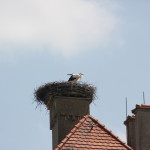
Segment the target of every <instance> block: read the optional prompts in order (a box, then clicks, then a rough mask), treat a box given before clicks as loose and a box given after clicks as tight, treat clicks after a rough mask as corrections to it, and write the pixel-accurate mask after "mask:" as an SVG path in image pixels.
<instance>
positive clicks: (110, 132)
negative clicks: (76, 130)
mask: <svg viewBox="0 0 150 150" xmlns="http://www.w3.org/2000/svg"><path fill="white" fill-rule="evenodd" d="M88 117H90V118H91V119H93V120H94V121H96V122H97V123H98V124H99V125H100V126H101V127H103V128H104V129H105V130H106V131H107V132H108V133H109V134H111V135H112V136H113V137H115V138H116V139H117V140H118V141H119V142H120V143H121V144H122V145H124V146H125V147H126V148H129V149H131V150H132V148H131V147H130V146H128V145H127V144H126V143H125V142H123V141H122V140H121V139H120V138H119V137H118V136H116V135H115V134H114V133H112V131H111V130H109V129H107V128H106V127H105V125H103V124H102V123H100V122H99V121H98V120H97V119H95V118H94V117H92V116H91V115H89V116H88Z"/></svg>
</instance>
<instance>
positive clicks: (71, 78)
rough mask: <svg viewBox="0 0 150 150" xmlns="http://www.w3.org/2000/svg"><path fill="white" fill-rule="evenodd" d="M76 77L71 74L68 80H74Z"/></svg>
mask: <svg viewBox="0 0 150 150" xmlns="http://www.w3.org/2000/svg"><path fill="white" fill-rule="evenodd" d="M74 79H76V77H73V76H71V77H70V78H69V80H68V81H73V80H74Z"/></svg>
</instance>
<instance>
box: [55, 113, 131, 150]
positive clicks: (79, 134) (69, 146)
mask: <svg viewBox="0 0 150 150" xmlns="http://www.w3.org/2000/svg"><path fill="white" fill-rule="evenodd" d="M79 149H80V150H81V149H82V150H92V149H93V150H94V149H95V150H96V149H103V150H113V149H114V150H132V148H130V147H129V146H128V145H127V144H125V143H124V142H123V141H121V140H120V139H119V138H118V137H117V136H116V135H114V134H113V133H112V132H111V131H110V130H108V129H107V128H106V127H105V126H104V125H103V124H101V123H100V122H99V121H98V120H96V119H95V118H93V117H92V116H90V115H86V116H84V117H83V118H82V119H81V120H80V121H79V123H78V124H76V125H75V127H74V128H73V129H72V130H71V132H70V133H69V134H68V135H67V136H66V138H64V140H62V142H61V143H60V144H59V145H58V146H57V148H56V149H55V150H79Z"/></svg>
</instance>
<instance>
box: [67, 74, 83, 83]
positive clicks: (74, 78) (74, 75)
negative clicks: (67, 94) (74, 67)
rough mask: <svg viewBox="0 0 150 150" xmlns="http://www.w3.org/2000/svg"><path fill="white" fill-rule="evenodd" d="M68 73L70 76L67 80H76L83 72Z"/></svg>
mask: <svg viewBox="0 0 150 150" xmlns="http://www.w3.org/2000/svg"><path fill="white" fill-rule="evenodd" d="M68 75H71V76H70V78H69V80H68V81H69V82H70V81H71V82H76V81H77V80H78V79H79V78H80V79H81V78H82V76H83V74H82V73H77V74H74V73H73V74H68Z"/></svg>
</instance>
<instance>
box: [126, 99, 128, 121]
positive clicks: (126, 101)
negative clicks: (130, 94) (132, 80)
mask: <svg viewBox="0 0 150 150" xmlns="http://www.w3.org/2000/svg"><path fill="white" fill-rule="evenodd" d="M127 115H128V114H127V97H126V119H127Z"/></svg>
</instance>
